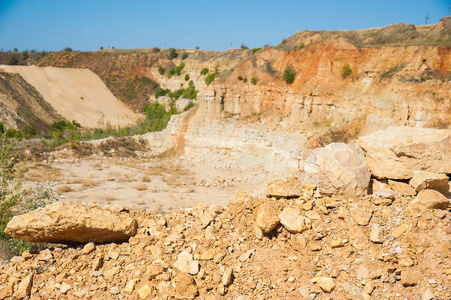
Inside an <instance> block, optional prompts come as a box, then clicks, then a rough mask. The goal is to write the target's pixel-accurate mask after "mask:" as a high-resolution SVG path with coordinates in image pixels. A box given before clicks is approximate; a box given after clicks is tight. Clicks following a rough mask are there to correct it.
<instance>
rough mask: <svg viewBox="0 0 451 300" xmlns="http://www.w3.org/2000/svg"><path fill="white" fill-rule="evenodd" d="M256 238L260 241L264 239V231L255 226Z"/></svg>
mask: <svg viewBox="0 0 451 300" xmlns="http://www.w3.org/2000/svg"><path fill="white" fill-rule="evenodd" d="M254 233H255V237H256V238H257V239H259V240H261V239H262V238H263V231H262V230H261V229H260V227H258V226H257V225H255V226H254Z"/></svg>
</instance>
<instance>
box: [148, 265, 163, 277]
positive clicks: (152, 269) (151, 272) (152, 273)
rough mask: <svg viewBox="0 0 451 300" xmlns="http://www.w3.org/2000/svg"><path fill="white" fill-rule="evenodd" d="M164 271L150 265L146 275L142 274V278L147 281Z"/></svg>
mask: <svg viewBox="0 0 451 300" xmlns="http://www.w3.org/2000/svg"><path fill="white" fill-rule="evenodd" d="M163 271H164V268H163V267H162V266H161V265H159V264H155V263H153V264H151V265H150V266H148V267H147V269H146V273H144V275H143V277H144V278H146V279H147V280H152V279H154V278H156V277H157V276H158V275H160V274H162V273H163Z"/></svg>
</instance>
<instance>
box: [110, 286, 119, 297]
mask: <svg viewBox="0 0 451 300" xmlns="http://www.w3.org/2000/svg"><path fill="white" fill-rule="evenodd" d="M110 293H111V294H113V295H117V294H119V293H120V291H119V288H118V287H117V286H113V287H112V288H111V289H110Z"/></svg>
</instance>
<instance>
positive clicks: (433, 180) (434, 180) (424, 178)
mask: <svg viewBox="0 0 451 300" xmlns="http://www.w3.org/2000/svg"><path fill="white" fill-rule="evenodd" d="M409 184H410V185H411V186H412V187H413V188H414V189H415V190H416V191H417V192H419V191H422V190H425V189H430V190H436V191H437V192H440V193H442V194H443V195H445V196H448V195H449V185H448V184H449V177H448V176H446V175H445V174H436V173H431V172H424V171H420V172H414V173H413V177H412V179H410V181H409Z"/></svg>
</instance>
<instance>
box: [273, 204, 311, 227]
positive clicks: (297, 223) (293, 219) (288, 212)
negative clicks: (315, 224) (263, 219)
mask: <svg viewBox="0 0 451 300" xmlns="http://www.w3.org/2000/svg"><path fill="white" fill-rule="evenodd" d="M304 218H305V217H304V216H302V215H301V212H300V211H299V210H298V209H296V208H293V207H285V208H284V209H283V211H282V213H281V214H280V215H279V219H280V223H281V224H282V225H283V226H284V227H285V228H286V229H287V230H288V231H290V232H291V233H301V232H303V231H305V230H307V227H306V226H305V222H304Z"/></svg>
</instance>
